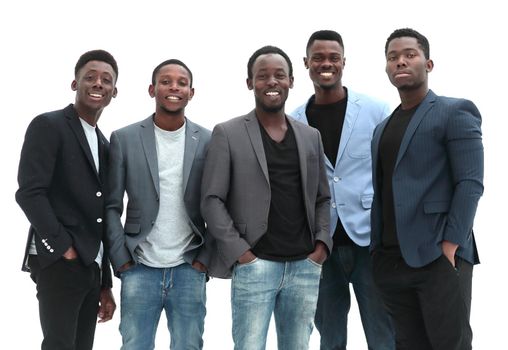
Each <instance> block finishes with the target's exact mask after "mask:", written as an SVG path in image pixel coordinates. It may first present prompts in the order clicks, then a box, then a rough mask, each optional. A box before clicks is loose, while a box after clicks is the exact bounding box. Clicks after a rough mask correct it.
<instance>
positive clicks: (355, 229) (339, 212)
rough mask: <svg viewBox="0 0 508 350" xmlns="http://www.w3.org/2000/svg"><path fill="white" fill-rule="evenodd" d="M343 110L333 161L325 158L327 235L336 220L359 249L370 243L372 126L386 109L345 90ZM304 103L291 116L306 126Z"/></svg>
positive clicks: (387, 109)
mask: <svg viewBox="0 0 508 350" xmlns="http://www.w3.org/2000/svg"><path fill="white" fill-rule="evenodd" d="M347 94H348V96H347V107H346V115H345V118H344V125H343V127H342V135H341V138H340V144H339V150H338V153H337V161H336V162H335V164H332V163H331V162H330V160H329V159H328V158H326V160H325V162H326V174H327V177H328V183H329V185H330V192H331V196H332V199H331V203H330V235H331V236H333V233H334V232H335V228H336V226H337V218H340V220H341V222H342V225H343V226H344V229H345V230H346V232H347V234H348V235H349V237H350V238H351V240H353V242H355V243H356V244H358V245H359V246H368V245H369V243H370V207H371V204H372V197H373V189H372V169H371V166H372V160H371V151H370V144H371V140H372V133H373V131H374V128H375V127H376V125H378V124H379V123H380V122H381V121H382V120H383V119H384V118H386V117H387V116H388V115H389V114H390V109H389V107H388V105H387V104H386V103H384V102H381V101H378V100H375V99H373V98H371V97H369V96H366V95H362V94H358V93H356V92H354V91H351V90H349V89H348V90H347ZM308 103H309V102H308V101H307V103H305V104H304V105H302V106H300V107H298V108H297V109H296V110H295V111H294V112H293V113H292V114H291V115H292V116H293V117H294V118H295V119H296V120H298V121H300V122H302V123H305V124H308V121H307V115H306V114H305V110H306V108H307V104H308Z"/></svg>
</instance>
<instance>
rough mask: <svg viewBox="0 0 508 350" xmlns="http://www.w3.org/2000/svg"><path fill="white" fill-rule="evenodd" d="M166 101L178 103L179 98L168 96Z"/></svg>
mask: <svg viewBox="0 0 508 350" xmlns="http://www.w3.org/2000/svg"><path fill="white" fill-rule="evenodd" d="M166 99H167V100H172V101H178V100H180V97H178V96H168V97H166Z"/></svg>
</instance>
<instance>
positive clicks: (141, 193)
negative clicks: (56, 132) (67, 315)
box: [106, 59, 211, 350]
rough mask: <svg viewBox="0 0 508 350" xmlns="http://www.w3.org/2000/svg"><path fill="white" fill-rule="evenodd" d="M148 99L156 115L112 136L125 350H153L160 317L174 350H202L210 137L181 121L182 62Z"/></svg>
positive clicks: (111, 226)
mask: <svg viewBox="0 0 508 350" xmlns="http://www.w3.org/2000/svg"><path fill="white" fill-rule="evenodd" d="M148 91H149V94H150V96H151V97H152V98H155V104H156V110H155V113H154V114H153V115H151V116H150V117H148V118H147V119H145V120H142V121H140V122H138V123H135V124H132V125H130V126H127V127H125V128H123V129H120V130H117V131H115V132H113V133H112V135H111V152H110V169H111V171H110V177H109V179H110V184H111V191H110V193H111V195H110V196H109V198H108V201H107V206H106V209H107V212H106V215H107V237H108V243H109V247H110V257H111V261H112V264H113V268H114V271H115V273H116V275H117V276H120V278H121V280H122V289H121V321H120V333H121V334H122V342H123V346H122V349H124V350H128V349H132V350H134V349H143V350H144V349H153V348H154V342H155V333H156V330H157V325H158V322H159V317H160V314H161V312H162V310H163V309H164V310H165V312H166V317H167V320H168V329H169V331H170V334H171V349H201V348H202V347H203V339H202V335H203V330H204V317H205V313H206V309H205V300H206V295H205V282H206V266H207V265H208V260H209V250H208V249H206V248H205V246H206V244H205V243H206V241H207V239H206V235H205V223H204V220H203V218H202V217H201V212H200V208H199V206H200V194H201V177H202V172H203V164H204V158H205V153H206V147H207V144H208V141H209V140H210V136H211V132H210V131H209V130H206V129H204V128H202V127H201V126H199V125H197V124H195V123H193V122H191V121H190V120H189V119H187V118H186V117H185V107H186V105H187V103H188V101H189V100H190V99H191V98H192V97H193V95H194V88H193V87H192V73H191V71H190V70H189V68H188V67H187V66H186V65H185V64H184V63H183V62H181V61H179V60H175V59H172V60H167V61H164V62H162V63H161V64H160V65H158V66H157V67H156V68H155V70H154V72H153V75H152V84H151V85H150V87H149V90H148ZM125 193H126V194H127V196H128V201H127V210H126V218H125V225H123V226H122V223H121V216H122V213H123V210H124V204H123V200H124V194H125Z"/></svg>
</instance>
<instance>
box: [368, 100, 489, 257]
mask: <svg viewBox="0 0 508 350" xmlns="http://www.w3.org/2000/svg"><path fill="white" fill-rule="evenodd" d="M392 117H393V114H392V116H390V117H389V118H387V119H386V120H384V121H383V122H382V123H380V124H379V125H378V126H377V127H376V129H375V130H374V136H373V139H372V161H373V164H372V165H373V166H372V171H373V179H374V181H373V185H374V200H373V205H372V211H371V225H372V233H371V250H375V249H376V247H378V246H380V245H381V234H382V229H383V221H382V208H383V206H382V198H381V188H380V184H381V176H380V174H379V173H378V171H379V154H378V150H379V148H378V147H379V141H380V138H381V136H382V134H383V131H384V129H385V127H386V125H387V123H388V122H389V120H390V119H391V118H392ZM392 186H393V199H394V207H395V208H394V210H395V224H396V228H397V237H398V239H399V244H400V250H401V252H402V256H403V258H404V260H405V261H406V263H407V264H408V265H409V266H412V267H421V266H424V265H427V264H428V263H430V262H432V261H433V260H435V259H437V258H438V257H439V256H441V255H442V249H441V242H442V241H443V240H447V241H451V242H454V243H456V244H458V245H459V248H458V250H457V255H458V256H460V257H462V258H463V259H465V260H467V261H469V262H471V263H478V262H479V260H478V254H477V251H476V244H475V241H474V235H473V221H474V217H475V213H476V208H477V205H478V201H479V199H480V197H481V196H482V194H483V145H482V132H481V116H480V112H479V111H478V109H477V108H476V106H475V105H474V104H473V103H472V102H471V101H468V100H465V99H457V98H450V97H443V96H437V95H436V94H435V93H434V92H432V91H431V90H429V92H428V94H427V96H426V97H425V99H424V100H423V101H422V102H421V104H420V106H419V107H418V108H417V110H416V112H415V114H414V115H413V117H412V119H411V121H410V123H409V125H408V127H407V130H406V132H405V134H404V136H403V138H402V142H401V145H400V149H399V154H398V156H397V160H396V163H395V169H394V172H393V178H392Z"/></svg>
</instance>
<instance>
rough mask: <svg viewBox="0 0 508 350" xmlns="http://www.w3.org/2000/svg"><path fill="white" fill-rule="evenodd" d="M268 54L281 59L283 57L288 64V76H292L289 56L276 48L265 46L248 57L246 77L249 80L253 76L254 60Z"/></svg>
mask: <svg viewBox="0 0 508 350" xmlns="http://www.w3.org/2000/svg"><path fill="white" fill-rule="evenodd" d="M268 54H276V55H281V56H282V57H284V59H285V60H286V62H287V63H288V66H289V76H290V77H292V76H293V64H292V63H291V60H290V59H289V56H288V55H287V54H286V53H285V52H284V51H282V50H281V49H279V48H278V47H276V46H271V45H267V46H263V47H262V48H260V49H258V50H256V51H255V52H254V53H253V54H252V56H250V58H249V62H248V63H247V77H248V78H249V79H252V75H253V73H252V66H254V62H256V59H257V58H258V57H259V56H261V55H268Z"/></svg>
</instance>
